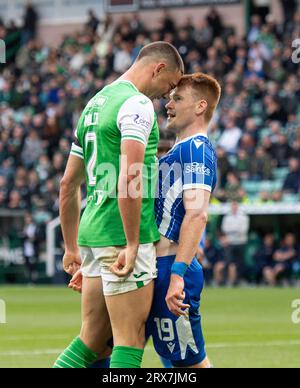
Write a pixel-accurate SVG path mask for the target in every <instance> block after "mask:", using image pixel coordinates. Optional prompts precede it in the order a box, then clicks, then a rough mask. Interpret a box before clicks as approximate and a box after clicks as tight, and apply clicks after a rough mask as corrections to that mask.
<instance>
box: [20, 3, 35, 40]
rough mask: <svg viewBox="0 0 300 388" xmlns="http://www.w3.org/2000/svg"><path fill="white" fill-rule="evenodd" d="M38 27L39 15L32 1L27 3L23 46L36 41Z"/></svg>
mask: <svg viewBox="0 0 300 388" xmlns="http://www.w3.org/2000/svg"><path fill="white" fill-rule="evenodd" d="M37 25H38V13H37V11H36V9H35V7H34V5H33V4H32V2H31V1H28V2H27V5H26V8H25V14H24V22H23V35H22V41H23V44H26V43H28V42H29V41H30V40H32V39H35V37H36V32H37Z"/></svg>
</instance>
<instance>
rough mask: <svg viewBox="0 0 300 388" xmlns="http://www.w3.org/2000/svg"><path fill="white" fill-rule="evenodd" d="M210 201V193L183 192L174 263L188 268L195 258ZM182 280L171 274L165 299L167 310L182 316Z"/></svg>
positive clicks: (197, 190)
mask: <svg viewBox="0 0 300 388" xmlns="http://www.w3.org/2000/svg"><path fill="white" fill-rule="evenodd" d="M209 200H210V192H209V191H205V190H201V189H194V190H188V191H185V192H184V196H183V201H184V206H185V210H186V214H185V217H184V219H183V223H182V226H181V230H180V237H179V248H178V251H177V256H176V261H175V263H181V265H183V266H186V267H187V266H189V265H190V264H191V262H192V260H193V258H194V257H195V252H196V251H197V248H198V246H199V242H200V240H201V237H202V235H203V232H204V230H205V227H206V224H207V212H208V206H209ZM183 290H184V279H183V277H182V276H179V275H176V274H172V276H171V282H170V286H169V290H168V294H167V297H166V302H167V305H168V308H169V310H170V311H171V312H172V313H173V314H175V315H177V316H180V315H184V314H185V312H184V311H183V310H184V309H187V308H189V307H190V306H189V305H186V304H184V303H183V301H184V299H185V294H184V291H183Z"/></svg>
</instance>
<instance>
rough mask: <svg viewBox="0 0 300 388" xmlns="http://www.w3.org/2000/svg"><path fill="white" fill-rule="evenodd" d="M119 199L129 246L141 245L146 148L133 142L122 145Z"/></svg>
mask: <svg viewBox="0 0 300 388" xmlns="http://www.w3.org/2000/svg"><path fill="white" fill-rule="evenodd" d="M121 155H122V161H121V166H120V175H119V185H118V192H119V194H118V197H119V209H120V213H121V217H122V222H123V227H124V232H125V236H126V240H127V246H135V247H137V246H138V245H139V239H140V223H141V207H142V188H143V187H142V183H143V182H142V167H143V163H144V158H145V146H144V145H143V144H141V143H138V142H136V141H133V140H124V141H123V142H122V145H121Z"/></svg>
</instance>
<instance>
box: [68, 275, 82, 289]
mask: <svg viewBox="0 0 300 388" xmlns="http://www.w3.org/2000/svg"><path fill="white" fill-rule="evenodd" d="M68 287H69V288H71V289H72V290H73V291H76V292H79V293H80V294H81V291H82V272H81V270H80V269H79V270H78V271H77V272H76V273H75V275H74V276H73V277H72V279H71V281H70V283H69V285H68Z"/></svg>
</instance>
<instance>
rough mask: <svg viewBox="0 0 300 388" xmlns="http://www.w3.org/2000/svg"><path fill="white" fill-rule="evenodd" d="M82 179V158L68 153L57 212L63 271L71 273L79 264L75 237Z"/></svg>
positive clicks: (76, 235)
mask: <svg viewBox="0 0 300 388" xmlns="http://www.w3.org/2000/svg"><path fill="white" fill-rule="evenodd" d="M84 179H85V167H84V162H83V160H82V159H81V158H79V157H77V156H74V155H70V157H69V160H68V164H67V167H66V171H65V174H64V177H63V179H62V180H61V182H60V196H59V213H60V218H61V228H62V233H63V237H64V243H65V255H64V259H63V261H64V263H63V264H64V269H65V271H66V272H67V273H69V274H71V275H73V274H74V273H75V271H76V269H77V268H78V266H79V265H80V256H79V249H78V245H77V238H78V228H79V220H80V209H81V195H80V186H81V184H82V183H83V181H84ZM74 263H75V264H74ZM73 265H74V268H73Z"/></svg>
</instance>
